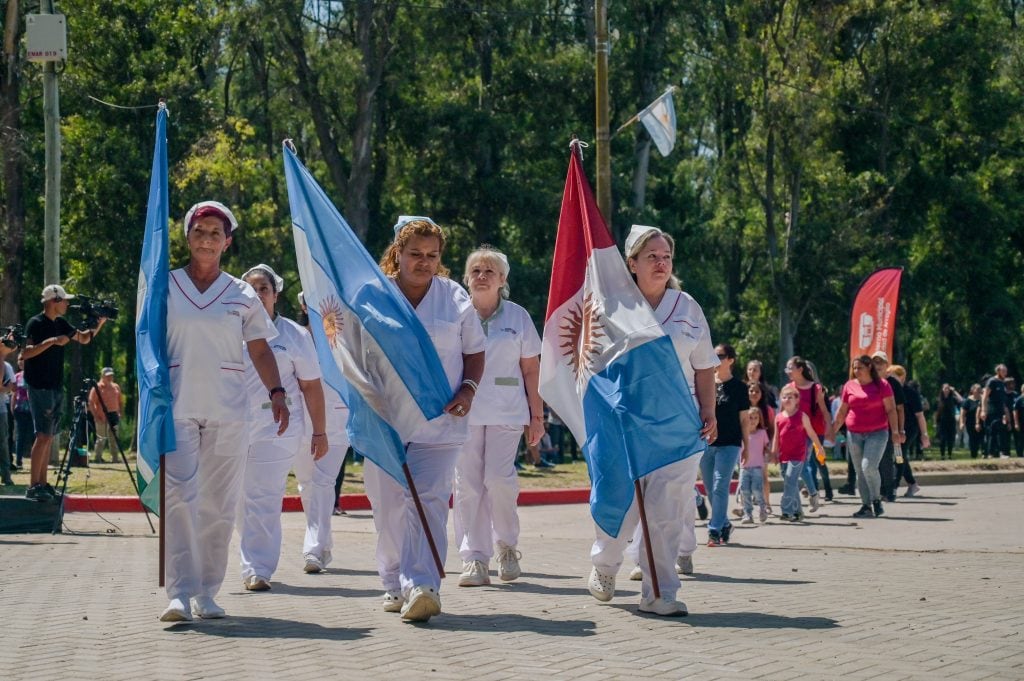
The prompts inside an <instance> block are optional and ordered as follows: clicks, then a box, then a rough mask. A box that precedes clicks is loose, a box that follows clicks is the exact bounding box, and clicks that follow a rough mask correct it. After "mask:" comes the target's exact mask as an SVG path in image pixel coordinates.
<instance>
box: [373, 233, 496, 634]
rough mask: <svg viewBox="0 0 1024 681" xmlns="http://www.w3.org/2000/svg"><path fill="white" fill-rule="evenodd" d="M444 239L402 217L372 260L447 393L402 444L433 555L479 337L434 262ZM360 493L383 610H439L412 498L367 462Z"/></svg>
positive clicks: (477, 372)
mask: <svg viewBox="0 0 1024 681" xmlns="http://www.w3.org/2000/svg"><path fill="white" fill-rule="evenodd" d="M444 244H445V236H444V232H442V231H441V228H440V227H438V226H437V225H436V224H435V223H434V222H433V221H432V220H430V219H429V218H420V217H417V218H409V217H406V216H402V217H401V218H399V222H398V224H396V225H395V239H394V241H393V242H392V244H391V245H390V246H389V247H388V249H387V250H386V251H385V252H384V255H383V257H382V258H381V261H380V266H381V269H382V270H383V271H384V274H386V275H387V276H389V277H391V278H392V279H393V281H394V283H395V285H396V286H397V288H398V290H399V291H401V293H402V294H403V295H404V296H405V297H406V299H407V300H408V301H409V303H410V304H411V305H412V307H413V309H414V310H415V312H416V316H417V317H418V318H419V320H420V321H421V322H422V323H423V326H424V327H425V328H426V330H427V333H428V334H429V336H430V340H431V341H432V342H433V344H434V347H435V348H436V350H437V354H438V355H439V356H440V358H441V364H442V365H443V367H444V371H445V375H446V376H447V377H448V382H449V384H450V385H449V388H450V390H451V391H452V395H453V397H452V399H451V401H450V402H449V403H448V404H447V405H445V408H444V413H443V414H441V415H440V416H438V417H437V418H435V419H433V420H431V421H429V422H427V423H426V424H424V425H423V426H422V427H421V428H420V429H419V430H417V431H416V432H415V433H413V436H412V441H411V442H409V443H408V444H407V446H406V463H407V464H408V466H409V470H410V472H411V474H412V478H413V481H414V483H415V485H416V491H417V492H418V494H419V498H420V501H421V503H422V505H423V511H424V513H425V515H426V517H427V524H428V526H429V527H430V532H431V535H432V536H433V539H434V543H435V545H436V547H437V551H438V554H439V555H440V557H441V561H442V563H443V562H444V559H445V555H446V554H447V551H448V528H447V524H448V499H449V497H450V496H451V492H452V478H453V475H454V471H455V462H456V460H457V459H458V456H459V451H460V450H461V449H462V444H463V443H464V442H465V440H466V434H467V430H468V426H469V423H468V421H467V420H466V417H467V416H468V415H469V413H470V408H471V407H472V405H473V396H474V394H475V393H476V390H477V387H478V385H479V382H480V377H481V376H482V374H483V372H484V350H485V348H486V339H485V338H484V333H483V329H482V328H481V327H480V320H479V319H478V318H477V316H476V311H475V310H474V309H473V304H472V301H471V300H470V298H469V294H468V293H466V290H465V289H464V288H462V287H461V286H460V285H459V284H458V283H456V282H454V281H452V280H451V279H449V278H448V277H447V274H448V270H447V268H446V267H445V266H444V265H443V264H442V263H441V257H442V255H443V253H444ZM364 476H365V481H366V493H367V495H368V496H369V498H370V503H371V505H372V506H373V522H374V525H375V526H376V528H377V571H378V572H379V573H380V577H381V581H382V582H383V584H384V590H385V593H384V610H385V611H387V612H401V613H402V618H403V619H405V620H408V621H412V622H425V621H427V620H429V619H430V618H431V617H432V616H434V615H437V614H438V613H440V612H441V597H440V588H441V578H440V575H438V572H437V567H436V565H435V563H434V558H433V555H432V553H431V551H430V546H429V544H428V543H427V538H426V534H425V533H424V531H423V527H422V525H421V523H420V518H419V515H418V513H417V511H416V506H415V504H414V502H413V499H412V496H411V495H410V493H409V490H407V489H406V488H405V487H404V486H402V485H400V484H398V483H397V482H395V480H394V479H392V478H391V477H390V476H389V475H388V474H387V473H384V472H383V471H382V470H380V469H379V468H378V467H377V466H375V465H373V464H372V463H371V462H370V461H369V459H367V461H366V467H365V469H364Z"/></svg>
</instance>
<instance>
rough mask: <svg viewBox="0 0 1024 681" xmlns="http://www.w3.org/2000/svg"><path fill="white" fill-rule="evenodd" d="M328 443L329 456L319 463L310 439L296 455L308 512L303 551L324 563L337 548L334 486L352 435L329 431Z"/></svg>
mask: <svg viewBox="0 0 1024 681" xmlns="http://www.w3.org/2000/svg"><path fill="white" fill-rule="evenodd" d="M327 442H328V443H329V446H328V449H327V455H326V456H324V457H323V458H322V459H320V460H319V461H314V460H313V455H312V454H310V452H309V445H310V440H309V439H308V438H307V439H304V440H303V441H302V444H301V445H300V446H299V451H298V453H296V455H295V478H296V480H298V482H299V495H300V496H301V497H302V510H303V511H305V513H306V536H305V539H304V540H303V542H302V552H303V553H312V554H313V555H314V556H316V557H317V558H319V559H321V560H323V559H324V557H325V555H326V554H327V553H328V552H329V551H330V550H331V549H332V548H334V539H333V538H332V537H331V516H332V515H333V514H334V506H335V504H336V503H337V499H335V498H334V483H335V481H336V480H337V479H338V473H339V472H341V463H342V461H344V459H345V452H346V451H347V450H348V434H347V433H346V432H345V431H344V430H335V431H328V432H327Z"/></svg>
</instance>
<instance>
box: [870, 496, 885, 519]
mask: <svg viewBox="0 0 1024 681" xmlns="http://www.w3.org/2000/svg"><path fill="white" fill-rule="evenodd" d="M871 505H872V506H873V507H874V509H875V517H876V518H877V517H878V516H880V515H882V514H883V513H885V509H883V508H882V502H881V500H878V499H876V500H875V501H873V502H872V503H871Z"/></svg>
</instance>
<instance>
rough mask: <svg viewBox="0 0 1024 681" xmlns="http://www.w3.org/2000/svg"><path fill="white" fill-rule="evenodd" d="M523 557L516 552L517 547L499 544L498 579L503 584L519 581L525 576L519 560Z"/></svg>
mask: <svg viewBox="0 0 1024 681" xmlns="http://www.w3.org/2000/svg"><path fill="white" fill-rule="evenodd" d="M522 557H523V554H521V553H519V552H518V551H516V547H514V546H505V545H502V544H498V579H500V580H501V581H503V582H511V581H513V580H516V579H519V576H520V575H522V574H523V570H522V568H520V567H519V559H520V558H522Z"/></svg>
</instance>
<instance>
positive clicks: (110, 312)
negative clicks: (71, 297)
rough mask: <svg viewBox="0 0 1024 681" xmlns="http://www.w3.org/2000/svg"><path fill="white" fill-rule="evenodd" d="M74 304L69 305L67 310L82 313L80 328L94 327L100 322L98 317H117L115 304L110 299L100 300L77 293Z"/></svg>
mask: <svg viewBox="0 0 1024 681" xmlns="http://www.w3.org/2000/svg"><path fill="white" fill-rule="evenodd" d="M75 300H76V302H75V304H74V305H69V306H68V310H74V311H75V312H77V313H78V314H80V315H82V322H81V325H80V328H81V330H83V331H84V330H86V329H92V328H95V326H96V325H97V324H99V323H100V317H106V318H107V319H117V312H118V310H117V306H116V305H115V304H114V301H112V300H100V299H99V298H93V297H91V296H84V295H82V294H78V295H77V296H75Z"/></svg>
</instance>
